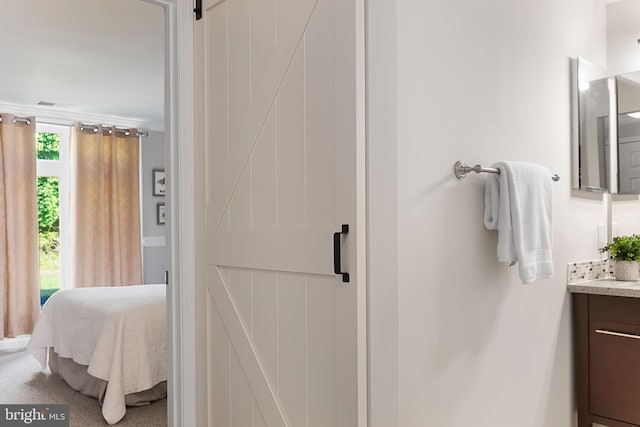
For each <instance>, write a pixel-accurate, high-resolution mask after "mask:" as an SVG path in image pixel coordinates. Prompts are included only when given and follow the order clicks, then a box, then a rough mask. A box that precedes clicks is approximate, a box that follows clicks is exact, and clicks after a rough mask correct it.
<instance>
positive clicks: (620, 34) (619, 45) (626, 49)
mask: <svg viewBox="0 0 640 427" xmlns="http://www.w3.org/2000/svg"><path fill="white" fill-rule="evenodd" d="M607 21H608V25H607V69H608V71H609V74H610V75H612V76H613V75H617V74H625V73H632V72H636V71H640V45H638V40H639V39H640V25H639V23H640V0H621V1H617V2H613V3H610V4H609V5H608V6H607Z"/></svg>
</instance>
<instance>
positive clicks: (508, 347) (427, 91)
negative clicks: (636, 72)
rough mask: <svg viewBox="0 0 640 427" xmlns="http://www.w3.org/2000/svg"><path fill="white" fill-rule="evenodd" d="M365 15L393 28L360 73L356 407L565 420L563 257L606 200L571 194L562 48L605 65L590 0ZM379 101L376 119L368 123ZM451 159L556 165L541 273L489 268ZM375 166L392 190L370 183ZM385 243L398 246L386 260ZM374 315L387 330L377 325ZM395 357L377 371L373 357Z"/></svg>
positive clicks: (413, 421) (410, 421)
mask: <svg viewBox="0 0 640 427" xmlns="http://www.w3.org/2000/svg"><path fill="white" fill-rule="evenodd" d="M389 3H392V4H393V9H395V10H392V11H391V12H389V11H388V10H389V8H391V7H392V6H389ZM368 9H369V10H368V19H369V21H368V25H369V31H370V32H373V33H377V32H378V31H379V32H382V33H384V32H386V31H388V30H387V28H388V27H391V28H393V29H397V30H395V36H396V37H391V40H392V43H394V45H392V46H389V45H388V43H378V44H375V43H373V42H372V40H373V39H372V38H369V45H368V51H369V56H370V58H371V57H373V58H376V57H379V56H380V55H387V63H383V62H382V61H379V62H376V61H374V60H370V62H369V70H368V73H369V78H370V82H369V89H368V90H369V92H368V95H369V105H368V106H369V120H370V123H369V174H370V180H369V185H370V189H369V195H370V199H369V207H370V209H375V210H376V211H375V212H370V232H371V236H375V235H376V234H377V233H380V232H382V233H383V235H384V236H386V238H387V239H386V241H384V240H383V239H377V238H370V258H369V262H370V264H369V266H370V277H371V282H370V285H369V292H370V295H369V297H370V325H371V330H370V345H371V354H370V358H371V363H370V379H371V384H370V387H371V401H372V402H373V403H376V402H377V404H383V402H384V401H385V400H386V401H388V402H390V403H389V405H390V406H391V408H394V407H395V406H396V403H397V411H395V414H394V413H392V412H394V411H393V410H390V411H384V410H380V409H372V416H371V425H372V426H373V427H384V426H389V425H399V426H402V427H414V426H415V427H422V426H425V425H441V426H447V427H467V426H480V427H485V426H493V425H496V426H518V427H565V426H572V425H575V402H574V394H573V380H572V376H573V372H572V371H573V362H572V333H571V303H570V296H569V295H568V293H567V292H566V288H565V283H566V279H565V275H566V265H567V263H569V262H572V261H576V260H588V259H593V258H596V257H599V254H598V252H597V224H598V223H599V222H600V223H602V222H604V220H605V209H604V206H603V202H602V200H601V198H600V197H599V196H597V195H596V196H594V198H583V197H584V196H580V195H578V194H577V193H576V194H574V193H572V192H571V190H570V86H569V83H570V78H569V71H570V67H569V57H575V56H578V55H579V56H583V57H585V58H590V59H591V60H592V61H606V33H605V31H606V26H605V22H606V21H605V20H606V15H605V4H604V1H602V0H554V1H541V2H531V1H529V0H509V1H506V0H491V1H488V2H477V1H474V0H458V1H455V2H433V1H429V2H424V1H417V0H395V1H392V2H389V0H369V1H368ZM385 10H387V13H385ZM392 36H393V34H392ZM389 62H391V63H392V65H389ZM390 67H392V68H393V67H395V70H391V71H389V68H390ZM374 77H375V78H374ZM376 79H377V80H376ZM371 80H373V84H372V82H371ZM389 106H391V107H389ZM389 108H391V109H392V111H391V112H389V111H387V113H388V114H391V115H392V117H390V119H389V122H391V124H389V125H387V126H382V127H381V125H378V124H372V123H371V121H372V120H373V118H377V119H378V120H380V119H384V117H385V116H384V115H382V114H381V113H382V112H385V111H386V110H388V109H389ZM394 112H395V114H394ZM387 117H388V116H387ZM389 128H391V130H392V131H393V132H394V134H393V135H391V137H389V138H385V132H389ZM385 156H386V159H385ZM456 160H463V161H465V162H467V163H470V164H475V163H481V164H483V165H486V166H489V165H491V164H492V163H494V162H496V161H499V160H524V161H530V162H535V163H540V164H543V165H546V166H547V167H548V168H549V169H550V170H551V171H552V172H553V173H558V174H560V176H561V178H562V179H561V181H560V182H558V183H554V184H553V214H554V235H553V238H554V247H553V250H554V265H555V270H554V275H555V277H554V279H551V280H544V281H539V282H535V283H533V284H530V285H526V286H524V285H522V284H521V282H520V279H519V277H518V273H517V270H516V268H509V267H508V266H507V265H505V264H500V263H498V262H497V259H496V243H497V236H496V234H495V232H489V231H487V230H485V229H484V227H483V225H482V197H483V183H484V177H483V176H480V175H473V176H469V177H468V178H466V179H465V180H464V181H457V180H456V179H455V177H454V176H453V173H452V165H453V163H454V162H455V161H456ZM390 173H391V174H392V177H391V182H392V183H393V178H395V180H397V184H396V187H395V190H397V191H394V189H393V188H392V189H390V190H389V189H385V185H388V184H387V183H385V182H384V178H385V176H386V175H388V174H390ZM392 185H393V184H392ZM378 190H380V191H378ZM372 196H373V197H372ZM385 200H386V204H384V203H383V201H385ZM385 216H388V217H389V218H392V219H393V218H397V232H394V231H393V227H394V226H393V224H385V223H384V222H383V223H382V225H381V220H380V218H384V217H385ZM376 218H377V219H376ZM387 243H388V244H391V245H395V244H396V243H397V251H396V252H394V254H396V255H397V256H395V257H394V256H391V259H390V264H391V266H390V265H389V264H387V260H386V259H385V258H384V257H383V256H381V254H383V253H384V252H385V249H384V245H385V244H387ZM392 255H393V254H392ZM394 263H397V272H396V273H395V274H394ZM381 276H384V277H385V280H382V281H378V280H376V281H375V282H374V280H375V279H376V277H381ZM385 293H386V294H388V295H391V296H392V297H391V298H388V299H387V300H386V301H385V300H384V299H383V298H381V297H380V295H384V294H385ZM394 295H395V296H396V298H393V296H394ZM381 313H382V314H381ZM385 315H388V316H390V317H389V322H390V323H391V325H393V324H394V323H395V321H396V320H397V329H396V330H395V334H394V331H389V330H388V328H385V327H381V326H380V323H382V322H383V321H384V316H385ZM394 316H395V317H394ZM376 325H378V326H377V327H376ZM385 340H386V343H387V344H388V347H390V348H391V349H392V350H389V349H388V348H383V346H382V344H381V342H385ZM394 348H396V349H397V354H396V355H395V356H394V354H393V349H394ZM394 357H396V358H397V362H396V363H397V365H394V366H392V367H391V368H390V369H391V375H390V376H391V377H389V373H388V372H387V371H385V369H389V368H388V367H385V366H384V364H380V363H374V362H375V361H380V360H383V359H384V360H393V358H394ZM396 368H397V374H395V375H396V376H395V377H394V372H396V371H395V370H396ZM393 416H396V417H397V422H395V423H394V422H393V421H391V422H389V421H388V420H389V419H390V418H389V417H393ZM384 417H387V418H386V419H385V418H384Z"/></svg>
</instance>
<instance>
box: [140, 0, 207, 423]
mask: <svg viewBox="0 0 640 427" xmlns="http://www.w3.org/2000/svg"><path fill="white" fill-rule="evenodd" d="M136 1H145V2H147V3H151V4H155V5H157V6H161V7H163V8H164V10H165V40H166V44H165V140H166V144H165V146H166V152H165V156H166V158H167V162H166V163H167V166H166V169H167V176H168V177H169V180H168V186H167V197H166V204H167V219H168V221H167V246H166V248H167V264H168V270H169V286H168V289H167V316H168V317H167V325H168V331H167V365H168V369H169V372H168V405H167V411H168V414H167V418H168V425H169V426H175V427H181V426H198V425H206V418H202V417H203V415H202V414H203V413H204V414H206V411H205V410H206V407H205V406H206V405H205V404H206V396H204V397H205V398H204V403H205V404H203V403H202V401H201V402H200V403H199V400H198V395H199V394H198V393H197V390H198V378H197V375H196V373H197V372H198V370H199V368H200V366H199V365H198V364H197V363H196V362H198V363H200V364H201V363H202V361H200V360H197V359H198V358H197V351H196V347H197V342H198V336H197V335H198V333H199V331H197V330H196V325H197V323H198V322H197V315H198V313H197V312H196V297H195V292H196V291H195V289H196V286H195V283H196V279H197V277H196V275H197V271H198V258H197V254H196V252H197V237H196V230H197V229H198V228H197V227H198V224H197V221H196V220H195V218H196V216H197V215H196V212H197V207H198V206H199V202H198V198H197V194H195V193H194V191H193V189H194V184H195V174H194V170H195V166H196V165H195V163H196V159H197V156H195V151H196V144H195V138H194V91H193V87H194V77H193V70H194V54H193V22H194V17H193V5H192V3H191V1H189V0H136ZM202 397H203V395H202V394H200V398H201V399H202Z"/></svg>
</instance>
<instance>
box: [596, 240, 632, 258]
mask: <svg viewBox="0 0 640 427" xmlns="http://www.w3.org/2000/svg"><path fill="white" fill-rule="evenodd" d="M600 252H609V255H610V257H611V259H612V260H614V261H640V236H638V235H637V234H632V235H631V236H616V237H614V238H613V242H611V243H609V244H608V245H606V246H605V247H603V248H600Z"/></svg>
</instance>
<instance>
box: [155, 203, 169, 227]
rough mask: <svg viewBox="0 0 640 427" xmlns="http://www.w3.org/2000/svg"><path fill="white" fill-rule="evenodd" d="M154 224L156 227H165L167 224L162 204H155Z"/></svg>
mask: <svg viewBox="0 0 640 427" xmlns="http://www.w3.org/2000/svg"><path fill="white" fill-rule="evenodd" d="M156 223H157V224H158V225H165V224H166V223H167V214H166V211H165V208H164V203H158V204H156Z"/></svg>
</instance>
